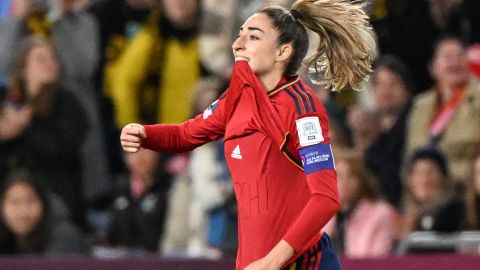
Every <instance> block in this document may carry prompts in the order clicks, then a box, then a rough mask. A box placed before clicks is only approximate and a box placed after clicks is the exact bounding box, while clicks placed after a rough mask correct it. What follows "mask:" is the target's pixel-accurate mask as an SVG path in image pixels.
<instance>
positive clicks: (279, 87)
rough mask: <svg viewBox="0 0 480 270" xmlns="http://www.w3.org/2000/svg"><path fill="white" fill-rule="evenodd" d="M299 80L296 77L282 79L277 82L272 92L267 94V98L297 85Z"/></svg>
mask: <svg viewBox="0 0 480 270" xmlns="http://www.w3.org/2000/svg"><path fill="white" fill-rule="evenodd" d="M298 80H299V77H298V75H293V76H290V77H282V78H281V79H280V81H279V82H278V84H277V86H276V87H275V88H273V89H272V90H270V91H268V92H267V95H268V96H269V97H271V96H273V95H275V94H276V93H278V92H280V91H282V90H283V89H285V88H287V87H289V86H290V85H292V84H294V83H297V82H298Z"/></svg>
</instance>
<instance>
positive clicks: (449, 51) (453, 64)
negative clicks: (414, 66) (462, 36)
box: [432, 39, 469, 87]
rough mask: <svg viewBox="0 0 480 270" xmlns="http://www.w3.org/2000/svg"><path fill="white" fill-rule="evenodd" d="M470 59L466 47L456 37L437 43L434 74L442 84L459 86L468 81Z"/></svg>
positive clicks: (433, 64) (433, 66)
mask: <svg viewBox="0 0 480 270" xmlns="http://www.w3.org/2000/svg"><path fill="white" fill-rule="evenodd" d="M468 72H469V71H468V60H467V55H466V51H465V48H464V47H463V45H462V44H461V43H460V42H459V41H458V40H455V39H446V40H443V41H441V42H440V43H439V44H438V45H437V49H436V51H435V55H434V58H433V62H432V74H433V77H434V78H435V79H436V80H437V82H438V83H440V85H443V86H447V87H458V86H461V85H463V84H465V83H466V82H467V81H468V77H469V75H468V74H469V73H468Z"/></svg>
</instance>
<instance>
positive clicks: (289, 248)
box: [120, 0, 374, 270]
mask: <svg viewBox="0 0 480 270" xmlns="http://www.w3.org/2000/svg"><path fill="white" fill-rule="evenodd" d="M367 19H368V18H367V16H366V15H365V13H364V11H363V10H362V6H361V5H360V4H352V3H349V2H348V1H345V0H299V1H297V2H295V3H294V4H293V6H292V8H291V10H286V9H283V8H281V7H267V8H264V9H262V10H260V11H259V12H258V13H256V14H254V15H253V16H251V17H250V18H248V19H247V20H246V21H245V23H244V24H243V26H242V27H241V28H240V31H239V35H238V37H237V39H236V40H235V42H234V43H233V46H232V49H233V54H234V57H235V61H236V63H235V66H234V70H233V72H232V76H231V80H230V86H229V88H228V90H227V91H226V92H225V94H224V95H222V96H221V97H220V98H219V99H218V100H217V101H215V102H214V103H213V104H212V105H210V107H209V108H207V109H206V110H205V112H204V113H203V114H200V115H198V116H197V117H195V118H194V119H191V120H189V121H186V122H184V123H182V124H180V125H164V124H159V125H146V126H142V125H140V124H135V123H133V124H128V125H126V126H125V127H124V128H123V129H122V133H121V137H120V139H121V143H122V147H123V149H124V150H125V151H127V152H136V151H138V150H139V149H140V147H144V148H149V149H153V150H156V151H166V152H181V151H189V150H192V149H194V148H195V147H198V146H200V145H202V144H205V143H207V142H210V141H213V140H216V139H219V138H221V137H223V138H224V141H225V156H226V159H227V163H228V166H229V169H230V172H231V174H232V181H233V184H234V187H235V195H236V198H237V202H238V226H239V228H238V231H239V235H238V242H239V246H238V253H237V269H247V270H255V269H339V268H340V266H339V262H338V259H337V256H336V253H335V250H334V248H333V246H332V244H331V242H330V239H329V237H328V236H327V235H326V234H325V233H323V232H322V231H321V229H322V227H323V226H324V225H325V224H326V223H327V221H328V220H329V219H330V218H331V217H332V216H333V215H334V214H335V213H336V212H337V210H338V208H339V203H338V193H337V183H336V173H335V168H334V164H333V156H332V152H331V147H330V144H329V143H330V138H329V135H328V120H327V114H326V112H325V109H324V107H323V106H322V104H321V103H320V101H319V100H318V99H316V98H315V95H314V93H313V92H312V90H311V89H309V88H308V87H307V86H306V85H305V84H304V83H303V82H302V81H301V80H300V79H299V77H298V76H296V75H295V73H296V71H297V70H298V68H299V67H300V65H301V62H302V60H303V58H304V57H305V55H306V53H307V49H308V37H307V32H306V28H309V29H310V30H312V31H314V32H315V33H317V34H318V36H319V39H320V41H319V44H318V47H317V49H316V51H315V52H314V54H313V55H312V56H311V57H310V58H309V59H308V60H307V68H309V69H310V70H311V71H313V72H316V73H317V74H318V75H320V76H321V78H323V83H324V84H325V86H326V87H327V88H330V89H332V90H337V91H340V90H341V89H343V88H345V87H350V88H353V89H356V88H357V87H358V84H359V83H360V82H361V81H362V80H363V79H364V78H365V77H366V75H367V74H368V73H369V72H370V63H371V60H372V57H373V51H374V41H373V38H372V33H371V31H370V27H369V25H368V22H367Z"/></svg>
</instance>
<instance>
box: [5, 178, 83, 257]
mask: <svg viewBox="0 0 480 270" xmlns="http://www.w3.org/2000/svg"><path fill="white" fill-rule="evenodd" d="M49 195H50V194H49V193H48V192H47V191H46V190H45V189H43V185H41V184H40V183H39V182H38V181H37V180H35V179H33V177H32V175H30V174H28V173H27V172H26V171H20V170H19V171H15V172H12V173H11V174H10V175H9V176H8V177H7V179H6V181H2V185H1V189H0V213H1V216H0V253H1V254H10V255H14V254H16V255H18V254H37V255H61V254H86V253H87V252H88V246H87V244H86V242H85V241H84V238H83V237H82V234H81V232H80V231H79V230H78V229H77V228H76V227H75V226H73V225H72V224H70V223H69V222H68V221H67V220H65V219H62V220H59V219H56V218H55V217H56V215H55V213H53V212H52V210H54V209H53V208H52V207H51V206H52V205H51V204H50V202H51V198H49Z"/></svg>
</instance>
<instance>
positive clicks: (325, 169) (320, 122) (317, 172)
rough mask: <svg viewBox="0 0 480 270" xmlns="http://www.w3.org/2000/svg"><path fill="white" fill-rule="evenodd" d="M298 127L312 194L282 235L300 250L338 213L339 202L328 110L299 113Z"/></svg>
mask: <svg viewBox="0 0 480 270" xmlns="http://www.w3.org/2000/svg"><path fill="white" fill-rule="evenodd" d="M295 128H296V131H293V132H292V139H293V142H294V143H295V144H296V147H297V150H298V154H299V156H300V158H301V160H302V165H303V169H304V173H305V178H306V181H307V184H308V187H309V189H310V198H309V200H308V202H307V204H306V205H305V208H304V209H303V211H302V212H301V214H300V216H299V217H298V218H297V220H296V221H295V222H294V224H293V226H292V227H291V228H290V230H289V231H288V232H287V233H286V234H285V236H284V237H283V239H284V240H285V241H286V242H288V243H289V244H290V245H291V246H292V247H293V248H294V249H295V251H297V252H298V251H300V250H301V249H302V248H303V247H304V246H305V245H306V244H307V243H308V241H309V240H311V239H312V238H313V237H314V236H315V235H316V234H318V233H319V232H320V230H321V229H322V228H323V227H324V226H325V225H326V224H327V223H328V221H329V220H330V219H331V218H332V217H333V216H334V215H335V213H336V212H337V211H338V209H339V207H340V203H339V199H338V189H337V174H336V171H335V165H334V158H333V153H332V148H331V145H330V138H329V136H328V120H327V116H326V113H325V112H324V111H323V113H322V112H320V113H317V114H312V115H307V116H302V117H299V118H298V119H297V120H296V121H295Z"/></svg>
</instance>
